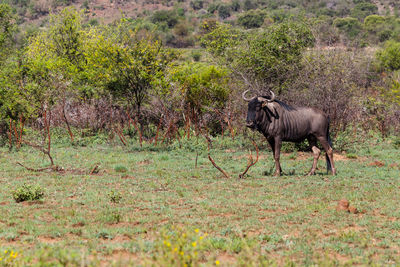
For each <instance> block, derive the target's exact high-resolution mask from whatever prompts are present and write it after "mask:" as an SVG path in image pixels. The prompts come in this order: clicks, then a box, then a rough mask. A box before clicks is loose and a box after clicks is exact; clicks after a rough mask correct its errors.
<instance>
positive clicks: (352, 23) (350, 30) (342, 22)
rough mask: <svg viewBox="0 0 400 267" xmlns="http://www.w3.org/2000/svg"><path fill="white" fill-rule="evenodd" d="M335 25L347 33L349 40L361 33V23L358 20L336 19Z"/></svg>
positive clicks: (349, 18)
mask: <svg viewBox="0 0 400 267" xmlns="http://www.w3.org/2000/svg"><path fill="white" fill-rule="evenodd" d="M333 25H335V27H337V28H338V29H339V30H340V31H341V32H343V33H345V34H346V36H347V37H348V38H349V39H354V38H356V37H357V36H358V34H359V33H360V32H361V23H360V22H359V21H358V20H357V19H356V18H351V17H348V18H336V19H335V20H334V21H333Z"/></svg>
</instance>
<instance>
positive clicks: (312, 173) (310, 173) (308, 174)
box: [307, 171, 315, 176]
mask: <svg viewBox="0 0 400 267" xmlns="http://www.w3.org/2000/svg"><path fill="white" fill-rule="evenodd" d="M311 175H315V171H311V172H309V173H307V176H311Z"/></svg>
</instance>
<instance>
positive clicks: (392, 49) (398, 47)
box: [376, 41, 400, 71]
mask: <svg viewBox="0 0 400 267" xmlns="http://www.w3.org/2000/svg"><path fill="white" fill-rule="evenodd" d="M376 58H377V60H378V62H379V65H380V67H381V68H383V69H388V70H391V71H393V70H399V69H400V43H399V42H395V41H388V42H387V43H386V44H385V47H384V48H383V49H380V50H379V51H378V52H377V53H376Z"/></svg>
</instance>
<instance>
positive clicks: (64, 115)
mask: <svg viewBox="0 0 400 267" xmlns="http://www.w3.org/2000/svg"><path fill="white" fill-rule="evenodd" d="M62 113H63V117H64V122H65V124H66V125H67V130H68V133H69V136H70V138H71V142H72V143H73V142H74V134H73V133H72V131H71V127H70V126H69V121H68V119H67V115H66V113H65V101H63V107H62Z"/></svg>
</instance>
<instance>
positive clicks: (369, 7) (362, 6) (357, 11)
mask: <svg viewBox="0 0 400 267" xmlns="http://www.w3.org/2000/svg"><path fill="white" fill-rule="evenodd" d="M377 12H378V7H377V6H376V5H375V4H373V3H367V2H361V3H358V4H356V5H355V6H354V8H353V9H352V10H351V15H352V16H353V17H355V18H358V19H364V18H365V17H367V16H369V15H372V14H376V13H377Z"/></svg>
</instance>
